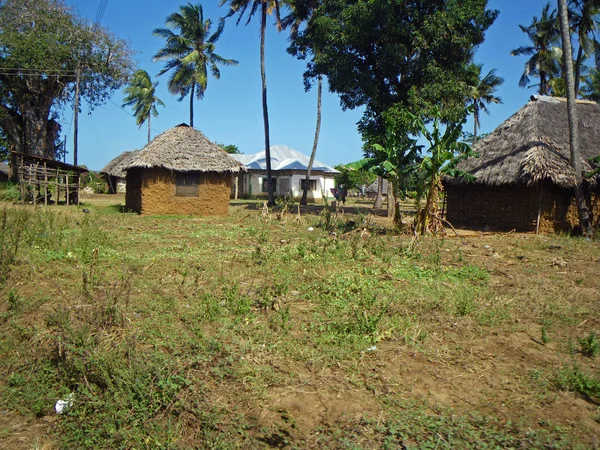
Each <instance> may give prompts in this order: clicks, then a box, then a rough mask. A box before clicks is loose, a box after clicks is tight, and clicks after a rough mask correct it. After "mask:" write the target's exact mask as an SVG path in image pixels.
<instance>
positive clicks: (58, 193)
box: [55, 169, 60, 205]
mask: <svg viewBox="0 0 600 450" xmlns="http://www.w3.org/2000/svg"><path fill="white" fill-rule="evenodd" d="M59 200H60V175H59V173H58V169H56V200H55V204H56V205H58V201H59Z"/></svg>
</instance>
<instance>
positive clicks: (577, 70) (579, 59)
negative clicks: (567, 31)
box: [575, 44, 583, 98]
mask: <svg viewBox="0 0 600 450" xmlns="http://www.w3.org/2000/svg"><path fill="white" fill-rule="evenodd" d="M582 62H583V47H582V46H581V44H580V45H579V50H577V61H575V98H577V97H578V96H579V83H580V82H581V64H582Z"/></svg>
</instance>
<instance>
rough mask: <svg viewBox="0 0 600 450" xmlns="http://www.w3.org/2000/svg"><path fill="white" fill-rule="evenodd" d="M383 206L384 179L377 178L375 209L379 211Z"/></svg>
mask: <svg viewBox="0 0 600 450" xmlns="http://www.w3.org/2000/svg"><path fill="white" fill-rule="evenodd" d="M388 186H389V184H388ZM363 200H364V199H363ZM382 206H383V178H381V177H377V196H376V197H375V203H373V208H374V209H379V208H381V207H382Z"/></svg>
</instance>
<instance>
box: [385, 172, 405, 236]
mask: <svg viewBox="0 0 600 450" xmlns="http://www.w3.org/2000/svg"><path fill="white" fill-rule="evenodd" d="M390 186H391V193H392V196H391V198H390ZM390 203H392V205H393V208H392V211H391V212H392V217H393V218H394V227H395V228H402V211H401V209H400V192H399V186H398V180H397V179H396V178H392V179H390V180H388V214H389V212H390V209H389V208H390Z"/></svg>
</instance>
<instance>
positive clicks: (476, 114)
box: [473, 104, 479, 146]
mask: <svg viewBox="0 0 600 450" xmlns="http://www.w3.org/2000/svg"><path fill="white" fill-rule="evenodd" d="M478 122H479V108H477V104H475V107H474V108H473V146H475V143H476V142H477V123H478Z"/></svg>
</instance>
